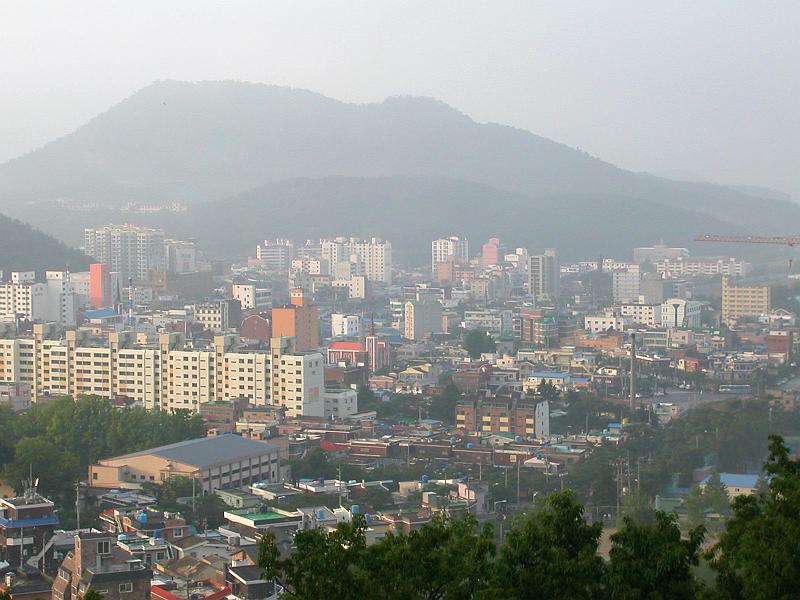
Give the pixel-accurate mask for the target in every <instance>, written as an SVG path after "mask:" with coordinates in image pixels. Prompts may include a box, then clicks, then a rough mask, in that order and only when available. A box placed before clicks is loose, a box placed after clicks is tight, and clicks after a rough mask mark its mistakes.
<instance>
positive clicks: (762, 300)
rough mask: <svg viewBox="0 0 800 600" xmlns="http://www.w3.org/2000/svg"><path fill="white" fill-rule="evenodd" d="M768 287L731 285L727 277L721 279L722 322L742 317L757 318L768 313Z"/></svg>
mask: <svg viewBox="0 0 800 600" xmlns="http://www.w3.org/2000/svg"><path fill="white" fill-rule="evenodd" d="M769 309H770V288H769V286H739V285H731V282H730V279H729V278H728V277H727V276H724V277H723V278H722V320H723V321H725V322H729V321H735V320H736V319H740V318H743V317H758V316H759V315H763V314H767V313H769Z"/></svg>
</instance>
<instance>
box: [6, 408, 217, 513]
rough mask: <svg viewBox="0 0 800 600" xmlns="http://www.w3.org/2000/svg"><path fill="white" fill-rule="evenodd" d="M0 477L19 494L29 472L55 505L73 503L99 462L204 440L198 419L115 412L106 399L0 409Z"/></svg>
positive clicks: (125, 410) (138, 410)
mask: <svg viewBox="0 0 800 600" xmlns="http://www.w3.org/2000/svg"><path fill="white" fill-rule="evenodd" d="M0 431H2V432H3V436H2V439H0V460H1V461H2V464H3V473H2V477H3V479H4V480H5V481H6V483H8V484H9V485H10V486H11V487H13V488H15V489H17V490H18V491H20V490H21V488H22V482H23V481H24V480H26V479H27V478H28V476H29V473H31V472H33V476H34V477H38V478H39V489H40V491H41V492H42V493H43V494H45V495H47V496H50V497H52V498H53V499H54V500H55V501H56V502H57V503H58V504H61V505H64V506H67V505H71V504H72V503H74V489H75V482H76V481H77V480H79V479H85V477H86V469H87V467H88V466H89V465H90V464H92V463H94V462H96V461H97V460H98V459H100V458H103V457H107V456H115V455H118V454H126V453H128V452H135V451H137V450H143V449H145V448H151V447H154V446H160V445H163V444H170V443H173V442H180V441H183V440H187V439H191V438H196V437H202V436H204V435H205V426H204V424H203V421H202V419H201V418H200V416H199V415H190V414H188V412H179V413H175V414H168V413H165V412H160V411H147V410H145V409H143V408H122V409H118V408H114V407H113V406H111V404H110V403H109V402H108V400H106V399H104V398H99V397H97V396H81V397H79V398H78V399H77V400H73V399H72V398H69V397H63V398H57V399H55V400H52V401H51V402H48V403H47V404H40V405H35V406H34V407H33V408H32V409H31V410H30V411H27V412H24V413H19V414H17V413H14V412H12V411H11V410H8V409H7V407H0Z"/></svg>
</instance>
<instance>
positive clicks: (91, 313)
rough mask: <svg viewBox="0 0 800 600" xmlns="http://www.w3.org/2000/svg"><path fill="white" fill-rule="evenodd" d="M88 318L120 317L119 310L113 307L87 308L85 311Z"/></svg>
mask: <svg viewBox="0 0 800 600" xmlns="http://www.w3.org/2000/svg"><path fill="white" fill-rule="evenodd" d="M83 314H84V315H85V316H86V318H87V319H110V318H111V317H118V316H119V315H118V314H117V311H115V310H114V309H113V308H98V309H97V310H87V311H86V312H85V313H83Z"/></svg>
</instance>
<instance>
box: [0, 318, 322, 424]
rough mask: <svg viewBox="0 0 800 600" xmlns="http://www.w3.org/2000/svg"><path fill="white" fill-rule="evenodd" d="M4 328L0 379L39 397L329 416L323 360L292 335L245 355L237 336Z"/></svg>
mask: <svg viewBox="0 0 800 600" xmlns="http://www.w3.org/2000/svg"><path fill="white" fill-rule="evenodd" d="M3 333H4V334H6V335H7V336H9V337H0V382H20V383H26V384H28V385H30V388H31V396H32V398H34V399H35V398H38V397H41V396H46V395H51V396H57V395H71V396H76V395H79V394H94V395H98V396H102V397H105V398H114V397H119V396H125V397H128V398H131V399H133V400H134V401H136V402H140V403H141V404H142V405H144V406H145V408H148V409H161V410H165V411H175V410H179V409H185V410H189V411H191V412H199V410H200V405H201V404H202V403H205V402H213V401H216V400H232V399H235V398H241V397H245V398H248V399H249V400H250V402H251V403H252V404H255V405H268V404H274V405H281V406H285V407H286V412H287V415H289V416H300V415H303V416H318V417H323V416H324V414H325V410H324V409H325V407H324V397H323V392H324V377H323V368H324V359H323V357H322V355H321V354H320V353H318V352H314V353H301V352H297V351H296V350H295V349H294V340H293V339H292V338H288V337H282V338H273V339H272V340H271V342H270V349H269V351H258V352H256V351H247V352H245V351H241V350H240V347H239V336H238V335H235V334H225V335H218V336H215V338H214V343H213V346H210V347H208V348H204V349H195V348H189V347H187V346H186V345H185V339H184V336H183V334H180V333H164V334H160V336H159V341H158V344H154V345H152V346H143V345H138V344H136V343H135V339H136V337H135V335H134V334H133V333H132V332H118V333H110V334H109V335H108V342H107V343H102V342H99V341H97V340H96V339H93V338H91V337H90V336H89V335H88V333H87V332H85V331H83V330H70V331H65V332H63V333H62V332H60V330H59V329H58V328H56V327H55V326H54V325H53V324H49V323H47V324H35V325H34V328H33V335H32V336H30V337H11V336H12V335H13V328H11V327H8V326H6V327H4V328H2V329H0V334H3Z"/></svg>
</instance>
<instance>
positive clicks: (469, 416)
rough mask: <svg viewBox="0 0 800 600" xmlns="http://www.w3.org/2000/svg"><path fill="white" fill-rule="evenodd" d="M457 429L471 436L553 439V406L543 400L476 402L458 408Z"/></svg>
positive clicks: (486, 400)
mask: <svg viewBox="0 0 800 600" xmlns="http://www.w3.org/2000/svg"><path fill="white" fill-rule="evenodd" d="M456 427H457V428H458V429H463V430H465V431H467V432H469V433H510V434H513V435H515V436H520V437H521V438H524V439H528V438H545V437H547V436H549V435H550V406H549V402H548V401H547V400H542V399H539V398H529V397H522V398H514V399H512V398H499V397H498V398H472V399H463V400H459V401H458V403H457V404H456Z"/></svg>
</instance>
